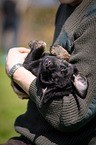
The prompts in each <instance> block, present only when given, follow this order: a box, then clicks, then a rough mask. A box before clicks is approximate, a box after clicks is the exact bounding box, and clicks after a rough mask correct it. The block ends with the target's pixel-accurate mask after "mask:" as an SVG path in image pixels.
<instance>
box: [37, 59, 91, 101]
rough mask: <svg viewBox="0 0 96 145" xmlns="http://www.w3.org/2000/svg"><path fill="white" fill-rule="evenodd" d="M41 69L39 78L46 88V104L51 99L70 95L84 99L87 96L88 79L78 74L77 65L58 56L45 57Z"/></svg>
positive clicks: (44, 94)
mask: <svg viewBox="0 0 96 145" xmlns="http://www.w3.org/2000/svg"><path fill="white" fill-rule="evenodd" d="M39 68H40V70H39V76H38V78H39V82H40V83H41V84H42V87H43V88H44V89H43V96H44V97H45V98H46V99H45V102H46V101H47V100H49V99H50V97H53V96H55V97H56V96H58V97H59V96H64V95H69V94H70V93H74V94H77V95H79V96H80V97H82V98H84V97H85V96H86V92H87V87H88V83H87V79H86V77H84V76H83V75H82V74H80V73H79V72H78V70H77V68H76V67H75V65H73V64H70V63H68V62H67V61H66V60H63V59H60V58H58V57H56V56H45V57H44V58H43V59H42V61H41V63H40V67H39ZM45 86H46V88H45ZM42 98H43V97H42Z"/></svg>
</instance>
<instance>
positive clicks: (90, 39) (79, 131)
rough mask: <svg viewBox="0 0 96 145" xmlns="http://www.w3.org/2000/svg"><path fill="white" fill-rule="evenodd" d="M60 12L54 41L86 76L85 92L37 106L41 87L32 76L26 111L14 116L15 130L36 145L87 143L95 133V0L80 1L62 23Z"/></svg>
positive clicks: (81, 144)
mask: <svg viewBox="0 0 96 145" xmlns="http://www.w3.org/2000/svg"><path fill="white" fill-rule="evenodd" d="M60 13H63V14H64V11H62V10H60V8H59V11H58V14H57V19H56V30H55V35H54V41H53V44H59V45H61V46H63V47H64V48H65V49H66V50H67V51H68V52H69V53H70V54H71V58H70V60H69V61H70V63H73V64H75V65H76V67H77V68H78V70H79V71H80V72H82V73H83V74H84V75H85V76H86V77H87V78H88V82H89V87H88V92H87V95H86V97H85V99H82V98H80V97H79V96H73V95H72V94H70V95H69V96H61V97H60V98H59V97H57V98H52V99H50V100H49V101H48V102H47V103H46V104H44V105H43V106H42V108H39V103H40V99H41V95H42V88H41V87H40V85H39V84H38V83H37V80H36V79H35V80H34V81H33V82H32V84H31V86H30V90H29V93H30V99H29V102H28V108H27V111H26V113H25V114H23V115H21V116H19V117H18V118H17V119H16V122H15V129H16V131H17V132H19V133H20V134H22V135H24V136H25V137H26V138H28V139H29V140H30V141H32V142H33V143H35V144H37V145H56V144H57V145H88V143H89V142H90V140H91V139H92V138H93V137H94V135H95V134H96V131H95V130H96V115H95V114H96V57H95V54H96V0H83V1H82V2H81V4H79V5H78V6H77V7H76V8H75V9H74V11H73V12H72V13H71V15H70V14H69V17H68V19H67V20H66V21H65V23H64V25H63V23H62V25H60V23H59V22H60V16H61V15H59V14H60ZM62 16H63V15H62ZM90 144H91V143H90ZM95 144H96V142H95ZM95 144H94V145H95ZM92 145H93V143H92Z"/></svg>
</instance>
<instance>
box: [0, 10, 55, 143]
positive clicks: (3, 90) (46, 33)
mask: <svg viewBox="0 0 96 145" xmlns="http://www.w3.org/2000/svg"><path fill="white" fill-rule="evenodd" d="M56 10H57V7H54V8H38V9H37V8H32V7H31V8H28V10H27V12H26V13H25V15H23V16H22V22H21V24H20V31H19V34H18V39H19V45H20V46H24V47H28V45H27V44H28V42H29V41H30V40H44V41H45V42H46V43H47V46H48V49H49V46H50V45H51V43H52V39H53V32H54V21H55V13H56ZM0 36H1V35H0ZM0 45H1V44H0ZM1 56H2V51H1V49H0V57H1ZM26 107H27V100H21V99H19V98H18V97H17V95H16V94H15V93H14V92H13V90H12V88H11V86H10V79H9V78H8V77H7V75H6V73H5V65H4V64H3V65H2V64H0V144H1V143H4V142H6V141H7V140H8V139H9V138H11V137H13V136H19V134H17V133H16V132H15V130H14V121H15V119H16V117H17V116H18V115H20V114H22V113H24V112H25V111H26Z"/></svg>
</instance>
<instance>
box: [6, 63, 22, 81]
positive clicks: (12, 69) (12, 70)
mask: <svg viewBox="0 0 96 145" xmlns="http://www.w3.org/2000/svg"><path fill="white" fill-rule="evenodd" d="M19 67H23V65H22V64H21V63H17V64H15V65H14V66H13V67H12V68H11V69H10V71H9V73H8V75H9V77H10V78H11V79H13V74H14V73H15V71H16V70H17V69H18V68H19Z"/></svg>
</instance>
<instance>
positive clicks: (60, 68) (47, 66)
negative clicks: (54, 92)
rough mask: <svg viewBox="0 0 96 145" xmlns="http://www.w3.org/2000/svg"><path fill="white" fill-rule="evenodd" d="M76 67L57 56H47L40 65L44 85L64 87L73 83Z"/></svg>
mask: <svg viewBox="0 0 96 145" xmlns="http://www.w3.org/2000/svg"><path fill="white" fill-rule="evenodd" d="M74 72H75V66H74V65H71V64H69V63H68V62H67V61H66V60H63V59H60V58H58V57H56V56H45V57H44V58H43V59H42V61H41V64H40V73H39V78H40V81H41V82H42V83H44V85H45V84H46V85H47V86H53V85H54V86H57V87H61V86H62V87H64V86H66V85H67V84H68V83H70V81H71V77H72V74H73V73H74Z"/></svg>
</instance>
